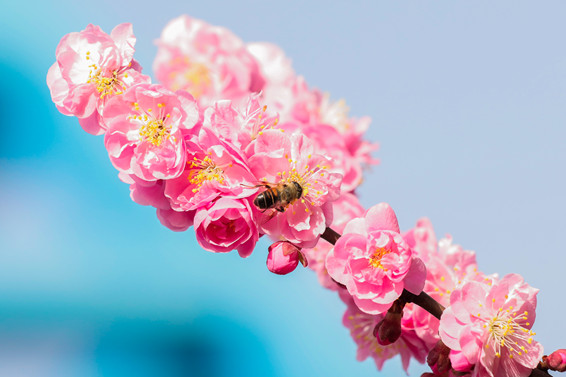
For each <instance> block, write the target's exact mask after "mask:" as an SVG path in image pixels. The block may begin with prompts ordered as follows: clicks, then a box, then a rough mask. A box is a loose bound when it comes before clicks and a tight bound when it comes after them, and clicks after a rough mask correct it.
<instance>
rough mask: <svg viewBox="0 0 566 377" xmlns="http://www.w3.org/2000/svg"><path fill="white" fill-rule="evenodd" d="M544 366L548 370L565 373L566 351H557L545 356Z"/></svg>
mask: <svg viewBox="0 0 566 377" xmlns="http://www.w3.org/2000/svg"><path fill="white" fill-rule="evenodd" d="M543 362H544V364H546V365H545V366H546V367H548V369H550V370H555V371H557V372H565V371H566V349H559V350H557V351H554V352H553V353H551V354H550V355H548V356H546V358H544V360H543Z"/></svg>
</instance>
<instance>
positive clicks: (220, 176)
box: [165, 127, 258, 211]
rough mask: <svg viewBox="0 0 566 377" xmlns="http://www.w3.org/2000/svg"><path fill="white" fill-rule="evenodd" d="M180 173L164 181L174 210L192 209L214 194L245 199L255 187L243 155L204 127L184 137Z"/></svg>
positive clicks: (197, 207)
mask: <svg viewBox="0 0 566 377" xmlns="http://www.w3.org/2000/svg"><path fill="white" fill-rule="evenodd" d="M185 146H186V153H187V158H186V160H187V163H186V166H185V170H184V171H183V172H182V174H181V175H180V176H179V177H177V178H173V179H169V180H167V181H166V183H165V195H166V196H167V198H169V200H170V203H171V207H172V208H173V209H174V210H177V211H189V210H196V209H199V208H201V207H205V206H207V205H208V204H209V203H210V202H212V201H214V200H216V199H217V198H218V197H220V196H222V197H232V198H249V197H250V196H252V195H253V194H255V193H256V192H257V191H258V189H257V188H256V187H255V184H256V182H257V179H256V178H255V176H254V175H253V174H252V172H251V171H250V168H249V166H248V163H247V160H246V158H245V157H244V156H243V155H242V153H241V151H238V150H237V149H236V148H235V147H234V146H233V145H231V144H229V143H226V142H224V141H222V140H220V139H219V138H218V136H217V135H216V134H215V133H213V132H212V131H211V130H210V129H208V128H204V127H203V128H202V129H201V130H200V131H199V133H198V135H193V137H190V138H187V139H185Z"/></svg>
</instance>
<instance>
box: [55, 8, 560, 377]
mask: <svg viewBox="0 0 566 377" xmlns="http://www.w3.org/2000/svg"><path fill="white" fill-rule="evenodd" d="M135 42H136V38H135V37H134V34H133V31H132V26H131V25H130V24H121V25H118V26H117V27H116V28H114V30H112V32H111V33H110V35H108V34H106V33H104V32H103V31H102V30H101V29H100V28H99V27H97V26H93V25H89V26H87V28H86V29H85V30H83V31H81V32H75V33H70V34H68V35H66V36H65V37H63V38H62V40H61V42H60V43H59V46H58V47H57V50H56V62H55V64H53V66H52V67H51V68H50V69H49V72H48V74H47V85H48V86H49V89H50V91H51V95H52V99H53V102H54V103H55V105H56V106H57V108H58V109H59V110H60V111H61V112H62V113H63V114H65V115H73V116H76V117H77V118H78V119H79V123H80V125H81V126H82V127H83V128H84V130H85V131H87V132H88V133H91V134H95V135H104V145H105V147H106V149H107V151H108V155H109V158H110V161H111V163H112V165H113V166H114V167H115V168H116V169H117V170H118V172H119V174H118V175H119V177H120V179H121V180H122V181H123V182H125V183H127V184H129V185H130V191H131V198H132V200H134V201H135V202H136V203H139V204H141V205H149V206H153V207H155V208H156V210H157V216H158V218H159V220H160V221H161V223H162V224H163V225H165V226H167V227H168V228H170V229H172V230H174V231H185V230H187V229H188V228H189V227H191V226H192V227H194V231H195V235H196V239H197V241H198V243H199V244H200V245H201V246H202V248H203V249H205V250H208V251H211V252H215V253H224V252H230V251H232V250H237V252H238V253H239V255H240V256H242V257H247V256H249V255H250V254H251V253H252V252H253V250H254V249H255V246H256V243H257V242H258V240H259V239H260V238H261V237H262V236H264V235H266V236H268V237H270V238H271V239H273V240H274V241H275V243H273V245H271V247H269V250H268V258H267V267H268V269H269V270H270V271H272V272H274V273H277V274H288V273H290V272H291V271H293V270H294V269H295V268H296V267H297V265H298V264H299V263H302V264H303V265H304V266H307V265H308V266H309V267H310V268H311V269H313V270H314V271H315V272H316V273H317V275H318V277H319V281H320V283H321V285H322V286H324V287H325V288H328V289H330V290H333V291H336V292H337V293H338V295H339V297H340V298H341V299H342V301H343V302H345V303H346V305H347V309H346V313H345V314H344V325H345V326H346V327H347V328H348V329H350V331H351V334H352V337H353V339H354V341H355V342H356V344H357V346H358V359H360V360H363V359H365V358H367V357H371V358H373V359H374V361H375V363H376V365H377V367H378V369H381V368H382V366H383V364H384V362H385V361H386V360H388V359H390V358H392V357H394V356H396V355H400V356H401V360H402V364H403V367H404V368H405V370H407V368H408V366H409V361H410V360H411V359H412V358H414V359H415V360H417V362H420V363H423V362H425V360H426V359H427V355H428V363H429V365H430V366H431V368H432V371H433V374H434V375H437V376H464V375H470V376H472V377H475V376H480V377H484V376H485V377H487V376H489V377H504V376H513V377H526V376H528V375H529V374H530V371H531V370H532V369H533V368H535V367H536V366H537V364H538V362H539V361H540V360H541V357H542V347H541V346H540V344H538V343H537V342H536V341H534V340H533V335H534V333H533V332H532V331H531V328H532V326H533V322H534V318H535V309H536V293H537V290H536V289H534V288H532V287H530V286H529V285H528V284H526V283H525V282H524V281H523V279H522V278H521V277H520V276H519V275H507V276H505V277H503V278H501V279H500V278H498V276H496V275H491V276H488V275H485V274H483V273H481V272H479V271H478V268H477V264H476V259H475V254H474V253H473V252H471V251H467V250H464V249H463V248H462V247H460V246H458V245H454V244H453V243H452V239H451V238H450V237H447V238H444V239H441V240H440V241H437V239H436V236H435V234H434V231H433V229H432V226H431V224H430V222H429V221H428V220H427V219H421V220H419V221H418V222H417V225H416V226H415V228H413V229H411V230H409V231H407V232H401V230H400V228H399V224H398V221H397V217H396V215H395V212H394V211H393V209H392V208H391V207H390V206H389V205H388V204H386V203H380V204H377V205H375V206H373V207H371V208H369V209H368V210H364V208H363V207H362V206H361V204H360V202H359V200H358V198H357V196H356V195H355V189H356V188H357V187H358V186H359V184H360V183H361V182H362V172H363V169H364V167H366V166H369V165H373V164H376V163H377V160H376V159H375V158H373V157H372V155H371V153H372V152H373V151H374V150H375V149H376V148H377V146H376V144H374V143H370V142H368V141H367V140H365V139H364V133H365V131H366V130H367V128H368V126H369V122H370V121H369V118H367V117H362V118H359V119H356V118H351V117H349V115H348V108H347V106H346V105H345V103H344V102H343V101H337V102H331V101H330V97H329V95H327V94H323V93H322V92H320V91H318V90H316V89H311V88H309V87H308V85H307V83H306V81H305V79H304V78H303V77H301V76H298V75H296V74H295V72H294V71H293V69H292V66H291V63H290V61H289V59H288V58H287V57H286V56H285V54H284V53H283V51H282V50H281V49H279V48H278V47H277V46H274V45H271V44H269V43H251V44H245V43H244V42H243V41H241V40H240V39H239V38H238V37H237V36H235V35H234V34H233V33H231V32H230V31H229V30H227V29H224V28H221V27H215V26H211V25H209V24H207V23H205V22H204V21H201V20H196V19H192V18H190V17H188V16H181V17H179V18H177V19H174V20H173V21H171V22H170V23H169V24H168V25H167V26H166V27H165V29H164V30H163V33H162V35H161V38H160V39H159V41H158V42H157V45H158V52H157V57H156V59H155V62H154V65H153V68H154V71H155V76H156V78H157V80H158V82H159V83H152V82H151V79H150V78H149V77H148V76H146V75H144V74H142V73H141V70H142V69H141V66H140V64H139V63H138V62H136V61H135V60H134V58H133V55H134V45H135ZM334 231H338V232H340V233H342V235H341V236H339V235H338V234H336V233H334V234H335V237H336V239H334V241H332V242H327V241H331V240H330V238H331V236H329V235H328V234H331V233H333V232H334ZM328 232H330V233H328ZM321 238H324V240H321ZM423 292H426V293H427V294H428V295H430V297H431V298H432V299H434V300H435V301H436V302H437V303H439V304H440V305H442V306H444V307H446V310H445V311H444V312H443V314H442V316H441V318H440V320H439V319H438V318H436V317H435V316H433V315H431V313H432V312H431V311H430V310H429V309H427V308H426V307H421V306H418V305H416V303H415V302H411V300H409V299H407V297H413V296H422V295H423ZM437 317H440V315H438V316H437ZM561 355H562V354H556V355H555V356H553V358H549V359H548V360H549V364H548V365H557V366H556V368H562V367H563V366H562V364H564V363H563V361H562V360H563V358H562V356H561ZM557 360H558V361H557ZM556 370H558V369H556Z"/></svg>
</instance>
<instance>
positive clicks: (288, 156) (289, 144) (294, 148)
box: [246, 130, 342, 247]
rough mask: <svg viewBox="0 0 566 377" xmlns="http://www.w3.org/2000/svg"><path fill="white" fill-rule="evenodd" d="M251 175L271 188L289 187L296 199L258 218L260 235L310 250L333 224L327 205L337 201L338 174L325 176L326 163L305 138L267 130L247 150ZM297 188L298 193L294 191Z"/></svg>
mask: <svg viewBox="0 0 566 377" xmlns="http://www.w3.org/2000/svg"><path fill="white" fill-rule="evenodd" d="M246 154H247V155H248V156H249V164H250V168H251V170H252V172H253V173H254V175H255V176H256V177H257V178H258V181H259V182H265V184H267V185H269V186H270V187H275V186H277V185H284V184H287V185H292V186H291V187H292V188H294V189H295V190H294V191H293V193H294V195H295V198H294V199H293V200H291V201H290V202H289V203H288V204H287V205H285V207H284V208H279V210H280V211H281V212H278V211H277V210H276V208H277V205H278V204H277V203H273V204H274V205H273V206H272V208H268V210H265V211H264V213H263V214H262V215H261V216H260V218H259V223H260V227H261V230H262V232H264V233H266V234H268V235H270V236H272V237H274V238H275V239H279V238H280V237H282V238H283V239H285V240H287V241H290V242H292V243H294V244H296V245H298V246H300V247H313V246H314V245H315V244H316V242H317V241H318V239H319V237H320V235H321V234H322V233H323V232H324V230H325V229H326V227H327V226H328V225H330V223H331V222H332V206H331V204H330V202H332V201H334V200H336V199H337V198H338V197H339V192H340V182H341V179H342V177H341V176H340V175H339V174H335V173H328V171H327V164H328V163H329V161H328V159H327V158H326V157H324V156H322V155H318V154H315V153H314V148H313V145H312V143H311V142H310V140H309V139H308V138H306V137H305V136H304V135H300V134H293V135H290V136H287V135H286V134H285V133H282V132H279V131H278V130H267V131H265V132H262V133H261V135H258V137H257V138H256V139H255V140H254V141H253V142H252V143H251V144H250V146H249V147H248V149H247V150H246ZM297 186H298V187H300V190H298V189H297Z"/></svg>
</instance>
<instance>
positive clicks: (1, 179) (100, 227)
mask: <svg viewBox="0 0 566 377" xmlns="http://www.w3.org/2000/svg"><path fill="white" fill-rule="evenodd" d="M183 13H186V14H189V15H191V16H193V17H196V18H201V19H204V20H206V21H207V22H209V23H211V24H215V25H222V26H225V27H227V28H229V29H231V30H232V31H233V32H234V33H236V34H237V35H239V36H240V37H241V38H242V39H243V40H244V41H246V42H251V41H269V42H273V43H276V44H278V45H280V46H281V47H282V48H283V49H284V50H285V51H286V53H287V54H288V56H289V57H291V59H292V60H293V63H294V68H295V70H296V71H297V73H299V74H302V75H304V76H305V77H306V79H307V81H308V83H309V84H310V85H311V86H315V87H318V88H320V89H322V90H324V91H328V92H330V93H331V95H332V98H333V99H336V100H337V99H340V98H344V99H346V101H347V103H348V105H349V106H350V107H351V114H352V115H354V116H362V115H369V116H371V117H372V118H373V125H372V128H371V130H370V132H369V135H368V137H369V139H371V140H373V141H379V142H380V144H381V148H380V150H379V152H378V153H377V156H378V157H379V158H380V159H381V161H382V163H381V165H380V166H378V167H376V168H374V169H373V170H372V171H371V172H368V174H367V179H366V181H365V183H364V184H363V186H362V188H361V189H360V191H359V194H360V197H361V200H362V202H363V203H364V204H365V206H366V207H369V206H371V205H372V204H375V203H377V202H380V201H386V202H389V203H390V204H391V205H392V207H393V208H394V209H395V210H396V212H397V214H398V217H399V219H400V223H401V227H402V229H408V228H410V227H412V226H413V224H414V223H415V222H416V220H417V219H418V218H420V217H422V216H428V217H429V218H430V219H431V220H432V223H433V224H434V225H435V229H436V232H437V234H438V236H442V235H444V234H446V233H450V234H452V235H453V236H454V239H455V242H457V243H460V244H461V245H463V246H464V247H465V248H467V249H473V250H476V251H477V258H478V262H479V264H480V267H481V269H482V270H483V271H485V272H486V273H492V272H499V273H500V274H501V275H504V274H506V273H510V272H517V273H520V274H522V275H523V276H524V277H525V279H526V281H527V282H529V283H530V284H531V285H532V286H535V287H537V288H540V289H541V292H540V294H539V307H538V317H539V319H538V321H537V323H535V331H536V332H537V339H538V340H539V341H540V342H542V344H543V345H544V346H545V348H546V350H547V351H548V352H550V351H553V350H554V349H556V348H559V347H565V346H566V344H565V343H564V339H565V336H566V326H565V325H564V321H563V318H564V313H565V309H566V304H565V303H564V299H563V298H564V294H563V289H564V288H563V287H564V286H565V285H566V277H565V274H564V267H565V266H566V253H565V252H566V246H565V245H564V242H563V239H564V237H565V235H566V231H565V229H566V220H565V217H566V216H565V214H566V198H565V183H566V176H565V173H564V171H565V164H566V148H565V145H566V128H565V120H566V106H565V98H566V48H565V47H564V46H565V45H566V44H565V41H566V23H565V22H564V19H565V16H566V4H564V2H561V1H547V2H536V3H535V2H527V1H499V2H496V3H494V2H489V1H475V2H452V1H434V2H421V1H406V2H369V1H368V2H361V1H360V2H355V1H354V2H350V1H348V2H347V1H334V2H333V1H330V0H327V1H311V2H306V1H297V0H291V1H285V2H283V1H279V2H273V1H261V2H260V1H257V2H256V1H251V0H249V1H238V2H236V1H234V2H226V3H224V2H220V1H201V2H193V1H165V0H163V1H159V2H147V3H143V2H139V1H136V2H134V1H121V2H117V1H116V2H114V1H109V0H99V1H96V2H78V1H75V0H68V1H65V0H61V1H57V2H44V1H32V2H15V1H12V2H5V3H4V4H3V5H2V12H0V25H1V26H0V28H1V30H2V33H0V43H1V46H2V47H1V48H2V54H1V56H0V77H1V83H2V87H1V89H2V90H1V91H0V124H1V131H2V132H1V137H0V376H2V377H12V376H17V377H20V376H26V377H27V376H30V377H32V376H33V377H35V376H41V377H44V376H50V377H51V376H57V377H67V376H81V377H94V376H104V377H113V376H120V377H124V376H140V377H145V376H161V377H169V376H171V377H175V376H211V377H215V376H351V375H355V376H373V375H377V374H378V372H377V371H376V368H375V366H374V364H373V362H372V361H369V360H367V361H365V362H363V363H359V362H357V361H356V360H355V349H356V347H355V345H354V342H353V341H352V340H351V339H350V335H349V333H348V331H347V329H346V328H344V327H343V326H342V323H341V319H342V314H343V311H344V309H345V307H344V305H343V304H342V303H341V302H340V300H339V299H338V298H337V297H336V295H335V294H334V293H332V292H329V291H325V290H324V289H323V288H321V287H320V286H319V285H318V282H317V279H316V276H315V274H314V273H312V272H311V271H310V270H307V269H304V270H303V269H301V270H297V271H295V272H294V273H293V274H291V275H287V276H283V277H281V276H276V275H273V274H271V273H269V272H268V271H267V269H266V268H265V259H266V249H267V246H268V243H267V242H265V241H264V242H263V243H260V244H259V245H258V247H257V250H256V251H255V253H254V254H253V255H252V256H251V257H250V258H248V259H245V260H243V259H240V258H239V257H238V256H237V254H229V255H216V254H212V253H207V252H204V251H202V250H200V249H199V247H198V245H197V244H196V242H195V238H194V234H193V233H192V231H188V232H184V233H174V232H171V231H169V230H168V229H166V228H165V227H163V226H161V225H160V224H159V222H158V220H157V218H156V216H155V213H154V210H153V209H151V208H148V207H142V206H139V205H137V204H135V203H133V202H132V201H131V200H130V199H129V189H128V187H127V185H125V184H123V183H121V182H120V181H119V180H118V177H117V174H116V171H115V170H114V168H112V166H111V164H110V162H109V160H108V157H107V154H106V151H105V149H104V147H103V139H102V138H101V137H94V136H91V135H88V134H86V133H85V132H83V131H82V130H81V128H80V127H79V125H78V122H77V120H76V119H74V118H71V117H66V116H63V115H61V114H59V113H58V112H57V110H56V108H55V106H54V105H53V104H52V102H51V100H50V96H49V91H48V89H47V86H46V84H45V76H46V73H47V69H48V68H49V66H50V65H51V64H53V62H54V61H55V48H56V46H57V44H58V42H59V40H60V39H61V37H62V36H63V35H65V34H67V33H69V32H72V31H80V30H82V29H84V28H85V26H86V25H87V24H88V23H94V24H98V25H100V26H101V27H102V28H103V30H105V31H107V32H110V30H111V29H112V28H113V27H114V26H115V25H117V24H118V23H121V22H131V23H133V25H134V32H135V33H136V35H137V38H138V42H137V46H136V50H137V51H136V59H137V60H138V61H140V63H141V64H142V65H143V66H144V67H145V71H144V72H145V73H147V74H150V75H152V71H151V64H152V61H153V57H154V55H155V52H156V47H155V45H154V40H155V39H156V38H157V37H158V36H159V35H160V32H161V29H162V28H163V27H164V26H165V24H166V23H167V22H168V21H169V20H170V19H172V18H174V17H177V16H179V15H180V14H183ZM422 370H424V368H423V367H421V366H413V367H411V374H412V375H417V376H418V375H420V373H421V371H422ZM382 374H383V375H387V376H398V375H400V374H402V371H401V369H400V361H399V360H398V359H395V360H392V361H389V362H388V363H387V364H386V367H385V369H384V370H383V372H382Z"/></svg>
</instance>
